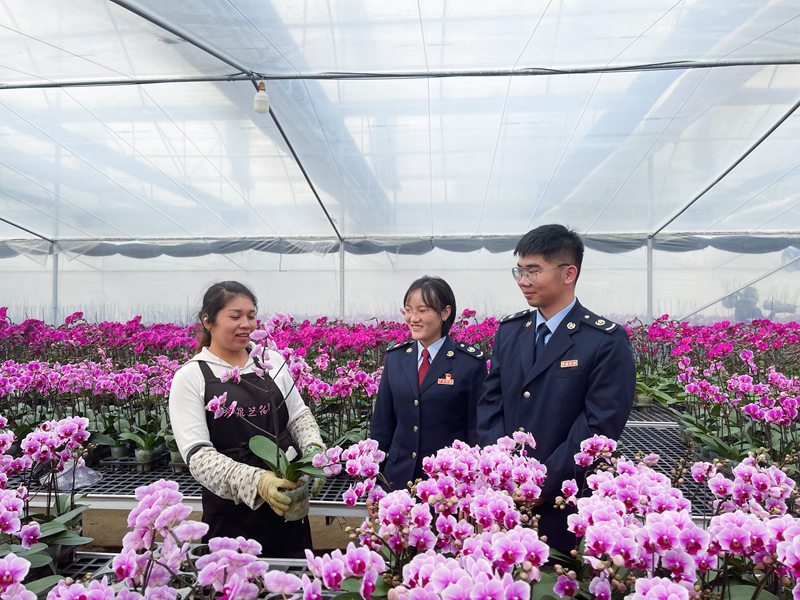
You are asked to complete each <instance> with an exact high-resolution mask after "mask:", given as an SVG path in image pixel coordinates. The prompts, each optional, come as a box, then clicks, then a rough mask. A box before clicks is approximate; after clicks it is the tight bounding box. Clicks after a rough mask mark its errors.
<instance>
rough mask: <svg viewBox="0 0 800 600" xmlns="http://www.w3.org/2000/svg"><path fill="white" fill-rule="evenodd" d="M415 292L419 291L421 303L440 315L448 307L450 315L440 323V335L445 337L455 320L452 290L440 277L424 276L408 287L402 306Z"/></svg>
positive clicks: (454, 302) (454, 298)
mask: <svg viewBox="0 0 800 600" xmlns="http://www.w3.org/2000/svg"><path fill="white" fill-rule="evenodd" d="M415 290H419V292H420V294H421V295H422V301H423V302H424V303H425V304H426V305H427V306H430V307H431V308H432V309H433V310H435V311H436V312H437V313H439V314H440V315H441V314H442V313H443V312H444V309H445V308H447V307H448V306H449V307H450V314H449V315H448V316H447V318H446V319H445V320H444V322H443V323H442V335H443V336H445V335H447V334H448V333H449V332H450V327H451V326H452V325H453V321H455V320H456V295H455V294H454V293H453V290H452V289H451V288H450V286H449V285H448V284H447V282H446V281H445V280H444V279H442V278H441V277H430V276H428V275H425V276H424V277H420V278H419V279H417V280H416V281H415V282H414V283H412V284H411V285H410V286H409V288H408V291H407V292H406V295H405V296H404V297H403V306H405V305H406V302H408V297H409V296H410V295H411V292H413V291H415Z"/></svg>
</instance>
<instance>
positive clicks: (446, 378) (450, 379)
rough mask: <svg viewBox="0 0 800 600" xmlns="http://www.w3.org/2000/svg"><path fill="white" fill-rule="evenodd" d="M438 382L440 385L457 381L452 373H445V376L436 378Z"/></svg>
mask: <svg viewBox="0 0 800 600" xmlns="http://www.w3.org/2000/svg"><path fill="white" fill-rule="evenodd" d="M436 383H438V384H439V385H453V384H454V383H455V381H453V377H452V376H451V375H450V373H445V374H444V377H442V378H441V379H437V380H436Z"/></svg>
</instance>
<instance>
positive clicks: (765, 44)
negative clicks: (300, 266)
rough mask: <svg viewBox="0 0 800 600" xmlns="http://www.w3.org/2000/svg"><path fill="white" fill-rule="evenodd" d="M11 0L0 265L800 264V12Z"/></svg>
mask: <svg viewBox="0 0 800 600" xmlns="http://www.w3.org/2000/svg"><path fill="white" fill-rule="evenodd" d="M11 7H12V4H10V3H9V2H8V0H5V2H4V1H3V0H0V27H1V28H0V42H4V44H3V47H4V48H6V50H5V55H4V54H3V53H2V52H0V258H10V257H14V256H18V255H20V254H23V255H25V256H28V257H30V258H34V259H35V260H39V258H38V257H41V256H43V255H47V256H49V255H53V256H54V259H55V258H56V257H57V256H58V254H64V255H65V256H67V257H74V256H79V255H81V253H82V252H83V253H85V254H83V255H84V256H86V257H92V256H111V255H120V256H131V257H135V256H139V257H146V256H158V255H162V254H163V255H165V256H172V255H174V256H180V255H182V253H183V255H187V256H189V255H191V256H202V255H204V253H205V255H207V254H214V253H217V252H219V253H220V254H226V253H230V252H234V251H237V250H233V249H235V248H238V249H240V250H241V249H246V250H256V251H262V252H270V253H281V254H282V253H289V254H293V253H298V252H308V253H316V254H319V253H322V254H333V253H336V252H339V253H340V259H339V265H340V266H339V269H340V279H341V285H340V287H341V294H342V300H341V304H342V306H343V305H344V299H343V294H344V254H345V253H347V254H353V255H371V254H376V253H393V254H396V255H420V254H425V253H429V252H431V251H433V250H448V251H453V252H471V251H478V250H485V251H488V252H489V253H495V252H507V251H509V250H510V249H511V248H512V247H513V242H514V241H515V240H516V239H517V238H518V236H519V235H520V234H521V233H523V232H524V231H525V230H526V229H528V228H530V227H533V226H535V225H536V224H539V223H543V222H563V223H565V224H568V225H569V226H571V227H572V228H574V229H576V230H577V231H578V232H579V233H581V234H583V235H584V236H585V237H586V240H587V247H589V248H591V249H593V250H597V251H600V252H604V253H612V254H613V253H621V252H632V251H635V250H637V249H641V248H647V257H648V258H647V261H648V299H649V302H648V305H649V306H650V305H651V304H652V296H653V291H652V285H653V283H652V261H653V252H655V251H666V252H670V253H672V252H692V251H696V250H698V249H701V248H713V249H721V250H724V251H726V252H735V253H740V254H749V253H754V254H755V253H773V252H777V251H782V250H785V249H787V248H795V249H800V243H798V239H800V236H799V235H798V233H799V232H800V196H798V195H796V194H795V192H794V191H793V190H794V189H797V187H798V186H800V162H798V161H797V159H793V158H792V156H796V155H800V143H798V142H797V141H795V140H797V139H800V118H798V117H800V115H798V111H797V109H798V107H800V47H799V46H798V45H797V44H796V42H795V41H794V40H796V39H797V33H798V32H800V4H798V3H797V0H772V1H769V2H768V1H766V0H726V1H725V2H722V1H721V0H702V1H701V2H699V3H692V4H690V3H686V2H683V1H682V0H654V2H652V3H648V4H647V5H646V6H644V5H639V4H631V3H630V2H626V0H611V1H610V2H608V3H604V4H603V5H602V6H598V5H596V4H594V3H592V2H591V1H590V0H576V1H575V2H574V3H571V4H570V5H569V6H567V5H557V6H553V3H551V2H549V1H547V0H537V1H535V2H533V3H530V2H516V1H515V0H510V1H509V2H508V3H503V4H500V5H496V6H493V7H487V6H486V5H485V3H484V4H481V3H479V2H473V1H471V0H465V1H464V2H459V3H458V4H453V3H452V2H451V3H450V4H448V2H447V0H435V1H434V2H431V3H427V4H424V5H423V4H422V3H419V2H417V1H416V0H399V1H397V2H388V1H387V2H383V1H380V0H378V1H376V2H369V3H365V2H362V1H360V0H348V1H346V2H343V3H339V4H337V5H330V4H328V3H324V2H320V1H319V0H303V3H302V4H299V3H296V2H291V1H290V0H273V1H272V2H270V3H266V4H265V3H262V2H256V1H255V0H225V1H217V0H192V1H190V2H180V3H179V2H157V1H156V0H79V1H78V2H77V3H76V4H75V5H74V6H73V7H72V10H73V12H75V13H77V14H75V15H73V14H70V13H69V12H68V11H67V9H65V8H64V7H63V6H60V5H59V3H58V2H57V1H56V0H40V2H39V3H38V6H36V7H31V6H22V5H17V4H13V8H11ZM95 38H96V39H95ZM261 80H264V81H265V82H267V86H268V87H267V89H268V91H269V93H270V97H271V99H272V101H271V107H270V111H269V116H264V117H263V118H262V117H261V116H258V115H254V114H253V113H252V106H251V104H250V102H251V98H252V96H251V94H252V88H251V87H250V86H253V87H256V86H257V82H259V81H261ZM248 89H250V91H249V92H248ZM273 109H274V110H273ZM29 149H30V150H29ZM37 239H38V240H40V241H41V244H40V243H39V242H37V241H36V240H37ZM786 260H789V262H787V263H784V265H783V266H785V265H789V264H794V260H795V259H794V258H791V257H790V258H787V259H786ZM53 268H54V272H55V271H56V270H57V268H58V267H57V262H56V261H55V260H54V264H53ZM779 268H780V267H779ZM773 270H774V269H772V267H770V268H768V269H765V270H764V271H763V273H766V274H765V275H763V276H764V277H766V276H767V275H768V274H769V273H770V272H772V271H773ZM763 273H762V274H763ZM54 277H55V276H54ZM54 287H55V281H54ZM54 304H55V300H54ZM650 308H651V310H649V311H648V313H649V314H652V307H651V306H650Z"/></svg>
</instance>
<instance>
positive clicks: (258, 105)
mask: <svg viewBox="0 0 800 600" xmlns="http://www.w3.org/2000/svg"><path fill="white" fill-rule="evenodd" d="M253 110H254V111H256V112H257V113H258V114H260V115H265V114H267V113H268V112H269V96H267V92H266V91H265V90H264V82H263V81H260V82H259V83H258V91H257V92H256V97H255V98H253Z"/></svg>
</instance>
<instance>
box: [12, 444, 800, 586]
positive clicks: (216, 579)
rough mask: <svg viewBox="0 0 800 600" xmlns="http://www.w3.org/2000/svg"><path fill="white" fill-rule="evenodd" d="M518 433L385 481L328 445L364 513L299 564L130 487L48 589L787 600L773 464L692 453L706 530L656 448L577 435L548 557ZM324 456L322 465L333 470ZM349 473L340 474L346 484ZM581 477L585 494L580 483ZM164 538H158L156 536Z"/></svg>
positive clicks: (357, 451) (789, 562) (787, 550)
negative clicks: (559, 542) (634, 453)
mask: <svg viewBox="0 0 800 600" xmlns="http://www.w3.org/2000/svg"><path fill="white" fill-rule="evenodd" d="M534 445H535V440H534V439H533V438H532V437H531V436H530V435H529V434H522V433H519V434H517V435H515V436H514V438H513V439H512V438H503V439H500V440H498V442H497V444H495V445H492V446H488V447H486V448H483V449H481V448H478V447H469V446H467V445H466V444H463V443H462V442H456V443H454V444H453V446H451V447H448V448H445V449H443V450H441V451H440V452H438V453H437V454H436V455H434V456H430V457H427V458H426V459H425V470H426V472H427V474H428V475H429V478H428V479H427V480H423V481H418V482H417V483H416V484H415V485H414V486H413V487H412V488H411V489H410V490H398V491H393V492H390V493H388V494H387V493H386V492H383V491H381V488H379V487H377V486H375V485H374V481H373V483H372V485H370V484H369V483H368V482H369V481H371V480H372V478H371V477H370V475H371V474H372V472H373V471H374V469H372V464H373V463H375V461H380V459H382V458H383V457H382V456H381V454H380V453H379V452H378V451H377V450H376V448H375V445H374V443H373V442H372V441H370V440H367V441H363V442H361V443H360V444H358V445H355V446H353V447H349V448H340V447H336V448H332V449H330V452H328V453H326V455H325V456H324V457H323V458H322V459H320V465H319V466H320V467H322V468H331V467H332V466H335V465H340V464H342V463H346V465H347V468H348V469H350V470H352V471H353V472H354V473H356V474H358V475H360V476H362V477H364V484H365V485H364V486H363V488H364V489H363V490H362V492H363V493H365V494H367V495H368V496H369V503H370V506H371V507H372V508H371V510H372V516H371V517H368V518H367V519H365V520H364V522H363V523H362V524H361V526H359V527H358V528H356V529H355V530H354V531H353V533H352V535H351V537H352V538H353V543H351V544H349V545H348V547H347V548H346V549H344V550H342V551H340V550H337V551H334V552H332V553H330V554H326V555H323V556H314V555H313V554H311V553H310V552H308V553H307V566H308V571H309V574H310V575H311V576H310V577H309V575H308V574H303V575H302V577H297V576H296V575H293V574H291V573H287V572H285V571H284V570H272V569H270V567H269V559H267V560H264V559H260V558H258V553H259V550H260V548H259V547H258V544H257V543H255V542H253V541H251V540H245V539H244V538H237V539H230V538H215V539H213V540H211V541H210V543H209V545H208V547H207V549H206V551H205V552H204V553H199V552H198V551H197V550H193V548H194V546H192V544H196V543H197V542H198V541H199V539H200V538H201V537H202V536H203V535H204V534H205V532H206V531H207V525H205V524H203V523H199V522H194V521H189V520H187V519H186V518H187V516H188V514H189V512H190V511H191V509H190V508H189V507H188V506H186V505H184V504H183V503H182V495H181V493H180V492H179V490H178V485H177V484H176V483H174V482H169V481H163V480H162V481H158V482H156V483H153V484H150V485H148V486H144V487H141V488H139V489H138V490H137V491H136V497H137V499H138V500H139V505H138V506H137V508H135V509H134V510H133V511H131V513H130V515H129V516H128V524H129V526H130V527H131V531H130V532H129V533H127V534H126V535H125V537H124V539H123V547H124V549H123V551H122V553H120V554H119V555H118V556H117V557H115V559H114V561H113V564H112V567H113V576H112V578H113V579H117V580H119V581H120V582H123V585H122V587H120V586H119V585H118V584H117V585H113V586H112V584H113V581H111V580H109V578H108V576H103V577H102V578H101V579H99V580H95V581H92V582H90V583H75V582H73V581H70V580H67V581H62V582H59V583H58V584H57V586H56V587H55V588H54V589H53V590H52V591H50V593H49V594H48V600H68V599H69V600H74V599H76V598H81V597H87V598H100V597H102V598H104V599H106V600H113V599H114V598H122V599H123V600H140V599H141V598H148V599H151V598H152V599H164V600H177V597H178V596H177V594H178V590H179V589H181V593H183V594H189V595H191V596H193V597H195V598H198V597H203V598H209V599H211V598H225V599H230V600H252V599H255V598H257V597H259V596H262V597H263V596H264V595H267V594H276V595H278V596H280V597H283V598H287V597H289V596H291V595H292V594H295V593H298V592H301V593H302V594H303V597H304V599H309V600H311V599H321V598H322V597H331V596H333V597H340V598H341V599H342V600H345V599H351V598H365V599H368V600H369V599H372V598H374V599H377V598H384V597H386V598H388V599H389V600H403V599H405V598H408V599H409V600H419V599H422V600H438V599H443V600H484V599H486V600H489V599H494V598H497V599H502V600H530V599H531V598H548V597H556V596H561V597H581V598H590V599H595V598H596V599H597V600H611V598H612V597H614V598H632V599H634V600H641V599H643V598H647V599H653V600H655V599H658V600H669V599H674V600H689V599H690V598H692V599H694V600H701V599H704V598H717V597H720V598H732V599H734V600H735V599H738V598H742V599H744V598H752V599H754V600H759V599H760V600H777V599H780V600H789V599H790V598H792V597H793V598H795V599H796V598H797V596H798V594H800V583H798V581H800V519H798V506H797V504H798V494H797V491H796V489H795V485H794V482H793V481H792V480H791V479H789V478H788V477H787V476H786V474H785V472H784V471H783V470H782V469H780V468H778V467H777V466H775V465H768V464H765V463H762V462H759V461H758V460H757V457H748V458H747V459H746V460H745V461H743V462H742V464H740V465H738V466H737V467H736V468H734V469H733V472H732V474H731V475H732V477H727V476H725V474H724V473H722V472H721V471H720V468H719V467H720V465H719V464H714V463H696V464H694V465H692V466H691V469H690V472H691V477H692V478H693V479H694V480H695V481H696V482H698V483H701V484H703V485H706V486H707V487H708V490H709V492H710V493H711V494H712V495H713V497H714V498H715V500H714V502H713V511H714V515H713V516H712V517H711V519H710V521H709V522H708V527H707V528H706V529H704V528H702V527H700V526H698V524H697V523H696V522H695V520H694V519H693V514H692V512H691V503H690V502H689V499H688V498H686V497H684V495H683V493H682V491H681V489H680V484H681V480H682V479H683V474H682V473H677V474H676V476H675V477H674V479H673V480H670V479H669V478H668V477H666V476H665V475H663V474H660V473H658V472H656V471H654V470H653V468H652V466H653V465H654V464H656V463H657V461H658V460H659V459H658V456H656V455H649V456H647V457H644V458H638V459H635V460H628V459H626V458H624V457H621V456H618V455H616V453H615V446H616V444H615V443H614V441H613V440H608V439H606V438H603V437H601V436H594V437H593V438H591V439H589V440H585V441H584V442H583V443H582V445H581V452H579V453H578V454H576V456H575V461H576V464H581V465H585V464H587V463H593V464H594V465H595V468H594V470H593V471H591V472H590V474H589V475H588V476H587V477H586V478H585V479H583V480H581V481H576V480H570V481H565V482H563V484H562V490H563V496H562V497H560V498H559V499H557V503H558V504H560V505H563V506H565V507H566V506H573V507H575V509H576V510H575V512H574V514H571V515H570V516H569V519H568V522H569V528H570V530H571V531H573V532H574V533H575V534H576V535H577V536H578V538H579V540H580V546H579V548H577V549H576V550H575V551H573V552H572V556H558V555H557V554H556V553H553V552H552V551H551V550H550V549H549V547H548V546H547V543H546V539H542V538H539V536H538V535H537V532H536V528H537V519H536V518H535V516H534V515H533V513H532V512H531V508H532V506H533V505H534V503H535V502H536V500H537V499H538V497H539V493H540V490H541V486H542V484H543V483H544V481H545V478H546V470H545V469H544V467H543V466H542V465H541V464H539V463H538V461H536V460H535V459H532V458H530V457H528V455H527V449H528V448H530V447H532V446H534ZM334 470H335V469H334ZM355 489H356V486H354V491H355ZM581 489H583V491H584V493H581ZM158 539H163V540H164V542H163V544H159V543H157V540H158ZM27 570H28V565H27V561H25V560H24V559H22V558H19V557H16V556H15V555H14V554H8V555H7V556H6V557H5V558H3V559H0V573H2V574H4V575H3V577H2V578H1V579H0V596H1V597H2V598H4V599H9V600H10V599H11V598H17V597H19V598H20V599H24V600H32V599H33V595H32V594H29V593H28V592H27V591H26V590H25V587H24V586H23V584H22V580H23V578H24V577H25V574H26V572H27Z"/></svg>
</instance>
